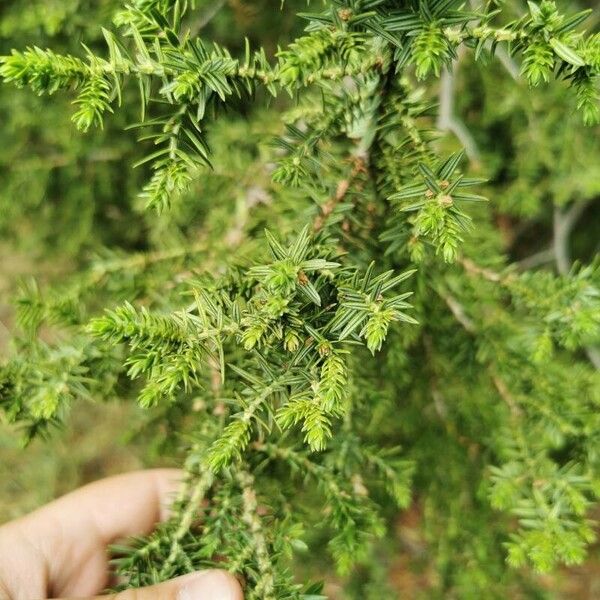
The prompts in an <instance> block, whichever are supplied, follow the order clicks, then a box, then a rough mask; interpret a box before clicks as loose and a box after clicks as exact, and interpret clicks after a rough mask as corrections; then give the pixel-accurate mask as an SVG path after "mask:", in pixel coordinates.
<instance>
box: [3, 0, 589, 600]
mask: <svg viewBox="0 0 600 600" xmlns="http://www.w3.org/2000/svg"><path fill="white" fill-rule="evenodd" d="M271 4H272V3H269V2H266V1H265V2H254V3H245V2H242V1H241V0H229V1H223V2H214V1H211V2H208V1H205V0H133V1H132V2H131V3H130V4H127V5H122V4H121V3H120V2H118V1H116V0H104V1H103V2H86V1H85V0H70V1H69V2H58V3H49V4H48V3H47V2H42V1H41V0H40V1H36V2H27V3H25V2H20V1H14V2H9V3H8V4H7V5H5V6H3V7H2V8H0V44H1V45H2V47H3V48H4V50H5V55H4V56H3V57H1V58H0V76H1V77H2V78H3V80H4V81H5V82H6V83H7V84H14V85H16V87H18V88H23V87H26V88H30V89H31V90H33V92H35V93H36V94H37V95H38V96H42V98H41V99H40V98H37V97H36V96H35V95H32V94H31V93H30V92H28V91H25V90H21V91H19V92H15V89H14V87H13V86H9V85H6V86H3V88H2V90H1V93H0V105H1V106H2V110H3V113H4V114H5V115H6V119H7V120H6V122H5V123H3V124H2V133H3V135H4V136H5V137H6V141H5V143H4V144H3V147H2V148H1V149H0V167H1V170H0V181H2V184H3V185H2V186H1V189H0V231H1V232H2V236H3V238H4V240H5V243H6V244H10V245H11V247H12V248H13V249H18V250H19V251H23V252H26V253H28V254H29V255H30V256H34V257H39V258H40V259H43V260H47V259H48V257H51V260H52V261H58V262H59V263H61V264H62V266H61V268H60V269H59V270H60V277H59V276H56V275H54V276H53V274H52V273H53V271H52V269H50V268H48V270H45V269H44V272H43V273H40V275H41V278H42V279H43V281H44V283H43V284H40V283H39V282H35V281H28V282H26V283H24V284H23V285H22V286H21V289H20V291H19V292H18V294H17V298H16V305H17V317H18V325H19V329H20V332H19V334H18V335H17V336H16V337H15V340H14V351H13V352H12V353H11V356H10V358H9V359H8V360H7V361H6V362H5V364H4V365H3V366H1V367H0V411H1V413H2V414H3V416H4V419H5V420H6V421H8V422H9V423H14V424H16V425H17V426H19V427H21V428H22V429H23V432H24V436H25V438H26V440H28V441H29V440H32V439H34V438H35V437H37V436H45V435H48V434H52V433H53V429H54V427H55V426H56V425H58V424H60V423H61V422H63V421H64V419H65V418H66V415H67V413H68V410H69V407H70V406H71V405H72V404H73V403H74V402H76V401H77V400H79V399H82V398H91V399H94V400H103V399H109V398H113V397H115V396H118V397H119V398H122V399H123V400H127V399H130V398H137V401H138V402H139V404H140V405H141V406H143V407H144V408H146V409H147V410H148V411H151V413H152V419H151V420H150V421H149V424H148V429H149V431H150V432H151V433H150V434H149V435H153V436H154V437H155V439H157V440H159V441H160V444H161V446H160V447H161V449H162V451H163V452H165V453H170V454H171V455H177V456H178V455H180V453H181V452H182V449H183V451H184V454H185V459H184V462H185V469H186V473H187V480H186V484H185V486H184V487H183V488H182V490H181V493H180V495H179V497H178V499H177V502H176V509H175V510H174V513H173V516H172V517H171V518H170V520H169V521H168V522H167V523H166V524H164V526H161V528H160V529H159V530H158V531H157V532H156V533H155V534H153V535H152V536H150V537H149V538H145V539H140V540H134V541H132V542H131V544H130V545H129V546H127V547H123V548H117V549H115V553H116V555H117V557H118V558H117V559H116V561H115V568H116V569H117V570H118V571H119V573H120V574H121V575H123V576H124V577H125V580H126V581H127V582H128V585H135V586H138V585H146V584H150V583H153V582H158V581H162V580H165V579H168V578H171V577H173V576H175V575H178V574H182V573H186V572H189V571H192V570H195V569H197V568H200V567H204V566H207V565H219V566H221V567H224V568H227V569H229V570H230V571H231V572H233V573H235V574H237V575H239V576H240V577H241V578H243V581H244V582H245V586H246V595H247V598H250V599H252V598H256V599H264V600H269V599H275V598H277V599H285V598H289V599H293V598H296V599H300V598H304V599H305V600H310V599H312V600H316V599H317V598H321V597H324V596H323V594H324V593H325V592H323V589H322V586H321V585H320V584H306V583H305V582H304V580H305V579H307V580H308V579H310V580H312V579H318V578H319V577H321V576H325V577H326V578H328V579H331V577H332V576H331V573H329V574H328V573H327V572H326V571H331V572H333V571H334V570H336V571H337V573H338V574H339V577H340V581H342V582H343V585H344V586H345V591H344V594H345V595H344V597H348V598H386V597H393V595H394V591H393V589H391V588H390V587H389V586H390V579H389V576H388V570H389V568H390V565H391V564H392V562H393V557H394V554H395V553H398V551H399V550H398V544H399V542H398V539H397V537H398V536H397V535H396V533H395V530H394V529H395V526H396V523H397V520H398V514H399V513H401V511H403V510H408V509H409V507H411V509H410V510H416V511H417V512H418V513H419V514H420V523H421V528H422V536H423V540H424V541H425V545H426V550H421V551H420V552H424V553H425V554H426V561H427V562H428V563H429V565H430V567H432V569H433V571H434V573H435V577H433V578H432V581H431V582H430V583H429V586H428V587H427V589H424V590H423V594H424V595H426V596H428V597H438V596H439V597H445V598H447V597H457V598H481V597H486V598H488V597H489V598H492V597H498V598H506V597H513V596H515V597H516V595H517V594H530V595H532V597H534V596H535V594H537V593H538V592H537V591H536V589H537V588H536V582H535V578H534V577H533V575H532V572H534V571H549V570H551V569H553V568H555V567H556V566H557V565H558V564H567V565H572V564H578V563H581V562H582V561H583V560H584V559H585V557H586V549H587V547H588V545H589V544H590V543H591V542H592V541H593V540H594V539H595V535H594V529H595V526H594V523H593V521H592V520H591V519H590V511H591V508H592V506H593V504H594V503H595V502H596V500H597V495H598V494H599V493H600V487H599V486H600V479H599V475H600V472H599V467H600V453H599V446H598V443H599V442H600V420H599V416H598V415H599V411H598V408H599V407H600V375H599V369H600V351H599V349H598V344H600V262H599V260H598V258H597V255H598V246H597V243H598V240H597V231H598V226H600V223H599V220H600V219H599V217H598V213H597V211H595V210H594V202H597V198H598V195H599V193H600V164H599V160H598V157H599V156H600V152H599V151H600V142H599V141H598V136H597V132H598V130H597V127H596V126H597V124H598V122H599V121H600V104H599V92H598V89H599V88H598V82H599V78H600V34H598V33H594V30H593V29H594V22H595V21H594V18H597V15H594V14H591V11H589V10H581V8H582V7H578V6H576V5H575V4H574V3H571V2H568V3H567V2H565V3H559V4H562V6H557V5H556V4H555V3H554V2H551V1H549V0H542V1H541V2H539V3H537V2H529V3H528V4H527V5H522V4H521V3H520V2H516V1H514V2H513V1H509V2H487V3H485V4H481V5H480V4H478V3H476V2H473V3H471V4H468V3H464V2H457V1H455V0H427V1H400V0H330V1H326V2H322V3H319V2H313V3H309V4H308V6H306V5H305V4H304V3H302V2H297V3H296V4H294V3H292V2H286V3H284V4H283V5H282V7H281V11H276V10H273V7H272V6H271ZM24 6H26V7H27V8H26V9H24ZM298 10H308V11H309V12H304V13H302V14H301V15H300V17H299V18H295V17H294V16H295V13H296V12H297V11H298ZM586 25H587V26H588V30H587V32H586V31H585V30H584V28H585V27H586ZM303 28H304V29H303ZM250 34H252V37H247V38H245V37H244V36H248V35H250ZM48 37H50V38H51V39H48ZM23 40H26V41H25V44H24V43H23ZM15 46H18V48H17V49H15V50H12V51H10V49H11V48H12V47H15ZM46 46H48V48H47V47H46ZM49 48H51V49H49ZM59 91H66V92H67V93H66V94H64V95H60V94H58V92H59ZM54 94H56V96H55V97H53V98H52V100H49V99H48V98H47V96H48V95H54ZM71 100H72V101H73V104H74V110H72V111H71V112H72V121H73V122H74V124H75V126H76V127H77V128H78V129H79V130H81V131H83V132H87V134H86V135H85V136H80V135H74V134H73V131H72V129H71V128H70V126H69V124H68V123H67V122H66V121H67V120H68V117H66V116H65V115H66V114H67V109H66V104H67V103H68V102H69V101H71ZM127 126H129V127H127ZM125 128H127V130H126V131H121V130H123V129H125ZM132 128H133V131H132ZM137 140H139V141H137ZM134 166H137V167H138V168H137V169H134ZM487 198H489V199H490V200H491V201H487ZM596 208H597V207H596ZM584 214H585V215H586V217H588V218H586V219H585V221H586V223H585V224H583V226H580V224H581V221H582V220H583V219H582V216H583V215H584ZM576 227H579V228H580V231H581V234H580V235H578V236H576V243H572V239H573V236H572V235H571V234H572V232H573V231H574V229H575V228H576ZM594 231H596V235H594ZM574 258H576V259H577V260H576V261H575V260H574ZM322 548H327V550H328V556H329V557H330V559H326V558H325V556H324V555H323V552H322V550H321V549H322ZM298 557H300V559H298ZM306 557H310V558H311V559H310V560H306ZM382 557H385V558H382ZM324 560H330V561H331V569H324V567H323V561H324ZM302 563H306V564H305V565H302V566H301V564H302ZM327 564H329V563H327ZM357 565H358V566H360V567H361V568H360V569H355V566H357ZM309 567H311V568H309ZM523 567H525V568H523ZM307 571H309V572H307Z"/></svg>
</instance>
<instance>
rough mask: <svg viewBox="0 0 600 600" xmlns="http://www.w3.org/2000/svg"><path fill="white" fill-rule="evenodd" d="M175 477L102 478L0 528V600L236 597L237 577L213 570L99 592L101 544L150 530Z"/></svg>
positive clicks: (159, 473) (173, 473)
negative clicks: (117, 590)
mask: <svg viewBox="0 0 600 600" xmlns="http://www.w3.org/2000/svg"><path fill="white" fill-rule="evenodd" d="M180 479H181V472H180V471H177V470H174V469H155V470H148V471H137V472H134V473H128V474H125V475H119V476H117V477H111V478H109V479H103V480H101V481H98V482H96V483H92V484H90V485H87V486H85V487H82V488H80V489H78V490H76V491H75V492H72V493H70V494H68V495H66V496H63V497H62V498H59V499H58V500H55V501H54V502H51V503H50V504H47V505H46V506H43V507H42V508H40V509H38V510H36V511H35V512H33V513H31V514H29V515H26V516H24V517H22V518H20V519H17V520H15V521H11V522H10V523H7V524H6V525H3V526H2V527H0V600H41V599H45V598H104V599H109V600H110V599H113V600H151V599H152V600H171V599H172V600H242V599H243V596H242V590H241V588H240V585H239V583H238V582H237V580H236V579H235V578H234V577H233V576H231V575H229V574H228V573H226V572H224V571H218V570H209V571H200V572H197V573H191V574H189V575H185V576H184V577H179V578H177V579H173V580H171V581H167V582H165V583H161V584H159V585H155V586H152V587H147V588H142V589H136V590H133V589H132V590H126V591H123V592H120V593H118V594H114V595H110V596H98V594H101V593H102V590H104V589H105V588H106V587H107V585H108V584H109V578H110V572H109V565H108V553H107V546H108V545H109V544H111V543H113V542H115V541H117V540H120V539H123V538H127V537H129V536H132V535H143V534H147V533H150V532H151V531H152V530H153V529H154V527H155V526H156V524H157V523H159V522H161V521H163V520H164V519H165V518H166V516H167V515H168V507H169V502H170V500H171V499H172V497H173V494H174V492H175V490H176V489H177V486H178V482H179V480H180Z"/></svg>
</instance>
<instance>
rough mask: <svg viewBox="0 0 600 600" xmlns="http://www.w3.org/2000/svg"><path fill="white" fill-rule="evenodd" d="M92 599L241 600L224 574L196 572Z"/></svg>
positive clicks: (236, 587)
mask: <svg viewBox="0 0 600 600" xmlns="http://www.w3.org/2000/svg"><path fill="white" fill-rule="evenodd" d="M95 600H243V594H242V589H241V587H240V584H239V583H238V581H237V580H236V579H235V577H233V576H232V575H230V574H229V573H227V572H225V571H216V570H214V571H200V572H199V573H192V574H190V575H185V576H184V577H179V578H177V579H172V580H171V581H167V582H165V583H161V584H158V585H153V586H152V587H147V588H141V589H137V590H125V591H123V592H120V593H118V594H115V595H112V596H96V599H95Z"/></svg>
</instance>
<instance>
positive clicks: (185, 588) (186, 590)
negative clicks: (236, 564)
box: [177, 570, 241, 600]
mask: <svg viewBox="0 0 600 600" xmlns="http://www.w3.org/2000/svg"><path fill="white" fill-rule="evenodd" d="M239 590H240V588H239V584H238V583H237V581H236V580H235V578H234V577H233V576H232V575H229V573H226V572H225V571H217V570H214V571H202V572H201V573H194V574H193V575H188V576H187V577H186V578H185V581H182V586H181V589H180V590H179V591H178V593H177V600H239V598H241V595H240V591H239Z"/></svg>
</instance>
